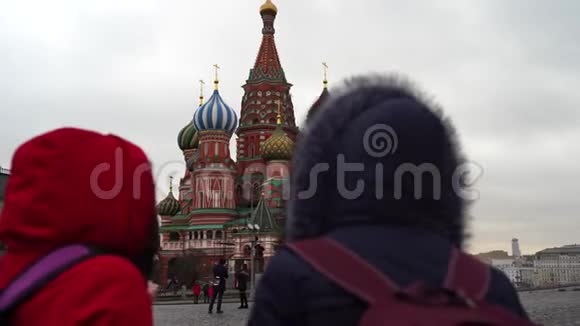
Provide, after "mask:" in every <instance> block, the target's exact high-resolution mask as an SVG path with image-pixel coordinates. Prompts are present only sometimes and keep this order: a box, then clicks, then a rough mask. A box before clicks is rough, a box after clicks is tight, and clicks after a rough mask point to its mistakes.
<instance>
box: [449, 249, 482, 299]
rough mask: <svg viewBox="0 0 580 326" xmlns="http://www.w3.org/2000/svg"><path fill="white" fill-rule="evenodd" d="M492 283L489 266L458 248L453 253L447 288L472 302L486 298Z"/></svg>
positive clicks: (450, 260)
mask: <svg viewBox="0 0 580 326" xmlns="http://www.w3.org/2000/svg"><path fill="white" fill-rule="evenodd" d="M490 281H491V270H490V268H489V266H487V265H486V264H484V263H483V262H481V261H479V260H478V259H477V258H475V257H474V256H472V255H469V254H466V253H464V252H462V251H460V250H459V249H457V248H453V250H452V251H451V257H450V259H449V267H448V269H447V278H446V279H445V284H444V286H445V288H447V289H450V290H453V291H454V292H456V293H458V294H461V295H463V296H465V297H467V298H469V299H471V300H475V301H480V300H483V299H484V298H485V295H486V294H487V291H488V289H489V283H490Z"/></svg>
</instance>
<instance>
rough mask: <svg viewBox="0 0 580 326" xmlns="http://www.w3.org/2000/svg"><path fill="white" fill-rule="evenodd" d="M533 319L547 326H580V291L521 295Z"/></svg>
mask: <svg viewBox="0 0 580 326" xmlns="http://www.w3.org/2000/svg"><path fill="white" fill-rule="evenodd" d="M520 298H521V300H522V303H523V305H524V307H525V308H526V311H527V312H528V314H529V315H530V316H531V317H532V319H533V320H534V321H536V322H538V323H541V324H543V325H545V326H552V325H558V326H580V291H571V290H568V291H566V292H558V291H556V290H545V291H532V292H522V293H520Z"/></svg>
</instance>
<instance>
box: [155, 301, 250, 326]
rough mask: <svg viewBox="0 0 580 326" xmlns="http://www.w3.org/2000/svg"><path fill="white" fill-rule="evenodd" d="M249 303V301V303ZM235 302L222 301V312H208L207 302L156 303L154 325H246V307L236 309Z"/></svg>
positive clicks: (247, 312) (247, 311)
mask: <svg viewBox="0 0 580 326" xmlns="http://www.w3.org/2000/svg"><path fill="white" fill-rule="evenodd" d="M250 304H251V303H250ZM238 306H239V304H237V303H224V304H223V305H222V310H223V311H224V313H223V314H216V313H215V311H214V313H213V314H211V315H210V314H208V313H207V309H208V305H207V304H197V305H194V304H179V305H157V306H154V307H153V313H154V316H155V326H242V325H246V319H247V318H248V314H249V310H248V309H238Z"/></svg>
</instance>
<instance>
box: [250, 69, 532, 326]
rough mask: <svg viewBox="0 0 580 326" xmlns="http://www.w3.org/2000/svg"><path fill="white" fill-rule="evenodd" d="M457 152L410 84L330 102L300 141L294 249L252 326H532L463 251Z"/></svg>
mask: <svg viewBox="0 0 580 326" xmlns="http://www.w3.org/2000/svg"><path fill="white" fill-rule="evenodd" d="M458 146H459V145H458V141H457V138H456V135H455V132H454V129H453V127H452V126H451V123H450V121H449V119H448V118H447V117H445V116H444V115H443V113H442V111H441V109H440V108H439V107H438V106H437V105H435V104H434V103H432V102H431V101H430V100H428V99H426V97H425V96H424V95H422V93H421V92H419V91H417V90H416V89H415V88H414V87H413V86H412V85H411V84H410V83H409V82H407V81H405V80H404V79H401V78H399V77H381V76H365V77H358V78H353V79H350V80H348V81H346V82H345V83H344V84H343V85H342V86H339V87H337V88H335V89H334V90H333V91H331V92H330V95H329V98H327V99H326V100H325V102H324V103H323V105H322V107H320V109H319V110H318V111H317V113H316V114H315V115H314V116H313V117H312V120H311V121H309V123H308V124H307V125H306V127H305V128H304V129H301V139H300V141H299V142H298V144H297V147H296V150H295V152H294V156H293V161H292V167H293V171H292V172H293V173H292V176H291V178H292V180H291V190H292V197H291V200H290V201H289V207H288V208H289V210H288V217H287V221H286V229H285V231H286V237H287V246H285V247H284V248H282V249H281V250H279V251H277V253H276V255H275V256H274V257H273V258H272V259H271V261H270V263H269V265H268V268H267V269H266V272H265V273H264V274H263V275H262V277H261V279H260V283H259V285H258V288H257V292H256V296H255V303H254V307H253V309H252V312H251V315H250V320H249V325H251V326H260V325H268V326H276V325H301V326H308V325H334V326H343V325H344V326H347V325H349V326H350V325H358V324H359V322H363V321H364V322H367V325H371V324H372V325H386V324H387V322H389V325H391V324H393V325H395V324H397V323H396V322H395V320H399V321H405V320H407V321H409V323H405V324H411V323H412V324H414V325H419V324H421V325H447V324H446V323H444V322H439V319H442V318H443V319H444V318H452V317H454V316H455V317H456V318H461V317H462V316H467V315H469V317H471V316H472V315H474V314H476V313H480V315H477V318H480V319H477V318H476V319H473V321H475V323H473V322H467V323H465V324H470V325H471V324H485V325H492V324H493V325H498V324H500V323H486V322H484V323H481V322H479V321H480V320H482V319H485V318H487V317H489V318H492V317H493V318H496V319H497V318H503V319H502V320H510V321H514V320H517V322H513V323H512V322H504V323H501V325H524V324H525V325H528V324H529V323H528V322H527V321H526V319H527V315H526V312H525V311H524V309H523V308H522V305H521V304H520V301H519V298H518V295H517V293H516V291H515V289H514V287H513V286H512V284H511V283H510V281H509V280H508V278H507V277H506V276H505V275H504V274H503V273H502V272H500V271H499V270H497V269H495V268H491V267H489V266H486V265H484V264H482V263H480V262H479V261H477V260H476V259H475V258H474V257H472V256H469V255H467V254H465V253H463V252H462V251H461V248H463V247H464V245H465V239H466V236H465V234H466V232H465V230H466V224H467V221H466V220H467V218H466V215H467V214H466V207H467V204H468V199H467V198H466V197H468V195H466V194H465V193H466V192H468V190H469V189H465V188H460V187H461V186H462V185H464V184H463V181H462V180H464V178H463V177H465V173H464V174H463V175H461V174H459V177H457V176H458V173H460V172H461V169H462V167H464V168H465V166H464V165H463V164H464V163H465V162H466V161H465V159H464V158H463V156H462V155H461V152H460V150H459V147H458ZM413 167H415V169H413ZM401 172H403V173H401ZM417 172H418V173H417ZM462 191H463V192H462ZM430 295H431V297H429V296H430ZM405 298H406V299H405ZM405 300H407V301H405ZM420 302H423V303H424V304H425V305H421V304H420ZM381 304H382V305H381ZM453 305H457V306H456V307H461V309H455V310H454V308H452V307H453ZM398 308H400V309H398ZM437 309H447V310H441V311H442V312H440V311H438V310H437ZM485 309H488V310H485ZM413 311H421V313H417V314H413V313H408V312H413ZM485 311H493V313H494V314H495V315H493V314H488V315H485ZM427 313H431V314H432V315H434V316H438V317H437V318H433V319H432V320H429V319H427V322H425V317H426V316H428V314H427ZM454 314H455V315H454ZM459 314H465V315H461V316H459ZM484 317H485V318H484ZM417 318H423V319H421V320H422V321H423V323H418V322H417V323H415V322H410V320H413V321H416V320H417ZM427 318H428V317H427ZM466 318H467V317H466ZM474 318H475V317H474ZM496 319H494V320H496ZM369 321H374V323H371V322H369ZM470 321H471V319H470ZM391 322H392V323H391ZM462 324H463V323H462ZM397 325H398V324H397ZM454 325H456V324H454Z"/></svg>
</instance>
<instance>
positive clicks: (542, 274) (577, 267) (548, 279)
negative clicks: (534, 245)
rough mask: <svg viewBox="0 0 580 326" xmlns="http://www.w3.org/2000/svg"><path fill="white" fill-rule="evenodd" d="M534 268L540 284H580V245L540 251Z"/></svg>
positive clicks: (536, 256)
mask: <svg viewBox="0 0 580 326" xmlns="http://www.w3.org/2000/svg"><path fill="white" fill-rule="evenodd" d="M534 268H535V270H536V277H537V279H538V284H539V286H560V285H571V284H580V245H576V244H574V245H568V246H563V247H558V248H548V249H544V250H542V251H539V252H537V253H536V255H535V259H534Z"/></svg>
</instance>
